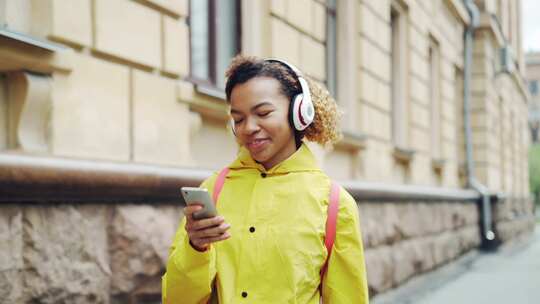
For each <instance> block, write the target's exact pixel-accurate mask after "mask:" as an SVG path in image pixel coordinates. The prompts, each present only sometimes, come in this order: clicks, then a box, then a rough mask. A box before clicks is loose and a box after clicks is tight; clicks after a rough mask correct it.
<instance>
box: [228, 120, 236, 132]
mask: <svg viewBox="0 0 540 304" xmlns="http://www.w3.org/2000/svg"><path fill="white" fill-rule="evenodd" d="M229 124H230V125H231V131H232V133H233V134H234V136H236V129H235V128H234V119H232V118H231V119H230V120H229Z"/></svg>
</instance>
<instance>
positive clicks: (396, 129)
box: [390, 1, 409, 150]
mask: <svg viewBox="0 0 540 304" xmlns="http://www.w3.org/2000/svg"><path fill="white" fill-rule="evenodd" d="M394 18H395V19H394ZM407 18H408V14H407V8H406V7H405V6H404V5H402V4H401V3H400V2H399V1H392V4H391V7H390V35H391V36H390V39H391V46H390V60H391V69H392V70H391V76H392V77H391V80H390V88H391V102H392V113H391V121H392V126H391V127H392V129H391V131H392V138H391V140H392V143H393V145H394V146H395V147H396V148H398V149H404V150H407V149H408V145H409V134H408V133H409V107H408V99H409V96H408V87H407V86H408V82H407V79H408V77H407V76H408V60H409V59H408V50H409V48H408V37H407V35H408V34H407V33H408V29H407V28H408V20H407ZM393 20H395V21H393ZM394 22H395V23H394ZM394 24H395V26H396V29H394V26H393V25H394ZM396 44H397V47H396V48H395V46H396Z"/></svg>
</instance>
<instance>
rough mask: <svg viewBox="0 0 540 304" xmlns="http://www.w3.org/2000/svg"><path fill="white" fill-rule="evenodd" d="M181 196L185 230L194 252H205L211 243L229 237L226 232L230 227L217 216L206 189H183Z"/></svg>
mask: <svg viewBox="0 0 540 304" xmlns="http://www.w3.org/2000/svg"><path fill="white" fill-rule="evenodd" d="M182 195H183V196H184V199H185V201H186V204H187V206H186V207H185V208H184V215H185V216H186V227H185V229H186V231H187V233H188V236H189V241H190V244H191V246H192V247H193V248H194V249H195V250H198V251H205V250H207V249H208V247H209V246H210V244H211V243H214V242H218V241H223V240H226V239H228V238H229V237H230V236H231V235H230V234H229V233H228V232H227V230H228V229H229V228H230V225H229V224H227V223H226V222H225V219H224V218H223V217H222V216H217V211H216V209H215V206H214V203H213V202H212V200H211V199H210V195H209V194H208V192H207V191H206V189H201V188H189V187H183V188H182Z"/></svg>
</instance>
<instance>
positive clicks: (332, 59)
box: [326, 0, 338, 97]
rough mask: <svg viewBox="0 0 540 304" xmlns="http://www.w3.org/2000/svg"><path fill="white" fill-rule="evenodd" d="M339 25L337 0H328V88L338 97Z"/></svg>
mask: <svg viewBox="0 0 540 304" xmlns="http://www.w3.org/2000/svg"><path fill="white" fill-rule="evenodd" d="M337 65H338V64H337V24H336V0H327V8H326V86H327V87H328V91H329V92H330V94H332V96H334V97H337Z"/></svg>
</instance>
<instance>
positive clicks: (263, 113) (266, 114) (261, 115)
mask: <svg viewBox="0 0 540 304" xmlns="http://www.w3.org/2000/svg"><path fill="white" fill-rule="evenodd" d="M270 113H272V111H268V112H262V113H259V116H260V117H265V116H268V114H270Z"/></svg>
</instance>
